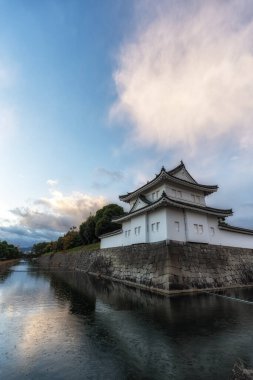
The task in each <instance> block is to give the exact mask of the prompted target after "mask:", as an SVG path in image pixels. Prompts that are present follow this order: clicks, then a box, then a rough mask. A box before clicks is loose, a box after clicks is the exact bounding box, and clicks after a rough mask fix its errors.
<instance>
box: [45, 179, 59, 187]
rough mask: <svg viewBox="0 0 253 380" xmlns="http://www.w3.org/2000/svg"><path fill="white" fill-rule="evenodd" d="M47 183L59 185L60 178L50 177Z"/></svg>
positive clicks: (51, 185)
mask: <svg viewBox="0 0 253 380" xmlns="http://www.w3.org/2000/svg"><path fill="white" fill-rule="evenodd" d="M47 184H48V185H49V186H50V187H53V186H56V185H58V180H57V179H48V180H47Z"/></svg>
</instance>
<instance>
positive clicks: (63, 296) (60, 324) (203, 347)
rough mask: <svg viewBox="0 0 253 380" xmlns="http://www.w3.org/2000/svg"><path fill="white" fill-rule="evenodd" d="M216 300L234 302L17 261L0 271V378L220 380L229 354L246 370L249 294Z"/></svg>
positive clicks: (251, 327)
mask: <svg viewBox="0 0 253 380" xmlns="http://www.w3.org/2000/svg"><path fill="white" fill-rule="evenodd" d="M221 294H222V295H225V296H229V297H233V298H238V299H239V300H238V301H237V300H236V299H232V298H224V297H220V296H216V295H213V294H211V295H209V294H199V295H194V296H181V297H170V298H164V297H158V296H154V295H150V294H147V293H145V292H142V291H140V290H134V289H130V288H127V287H125V286H122V285H118V284H113V283H109V282H104V281H102V280H96V279H94V278H90V277H88V276H86V275H84V274H81V273H75V274H73V273H71V272H59V273H53V272H50V271H45V270H44V271H43V270H41V269H40V268H38V267H36V264H29V263H26V262H20V263H19V264H18V265H16V266H13V267H11V268H9V269H8V270H4V271H2V273H1V272H0V379H1V380H2V379H3V380H5V379H8V380H11V379H17V380H22V379H29V380H30V379H34V380H35V379H36V380H38V379H50V380H54V379H61V380H62V379H68V380H69V379H71V380H72V379H73V380H78V379H106V380H107V379H115V380H116V379H119V380H120V379H150V380H151V379H152V380H154V379H166V380H167V379H187V380H191V379H192V380H198V379H205V380H206V379H210V380H213V379H217V380H218V379H219V380H222V379H228V378H229V376H230V374H231V371H232V368H233V365H234V362H235V360H236V359H238V358H240V359H242V360H244V361H245V362H246V364H247V365H249V366H251V367H253V303H252V304H251V301H253V289H251V288H247V289H241V290H233V291H232V290H231V291H227V292H225V293H221ZM240 300H247V301H249V302H248V303H243V302H240Z"/></svg>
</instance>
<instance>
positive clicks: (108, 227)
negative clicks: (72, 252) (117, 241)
mask: <svg viewBox="0 0 253 380" xmlns="http://www.w3.org/2000/svg"><path fill="white" fill-rule="evenodd" d="M122 215H124V210H123V208H122V207H121V206H119V205H117V204H114V203H111V204H109V205H107V206H104V207H103V208H101V209H100V210H98V211H97V212H96V215H95V220H96V227H95V235H96V236H97V237H99V236H100V235H102V234H105V233H107V232H113V231H115V230H117V229H119V228H121V225H120V224H117V223H114V222H112V219H113V218H116V217H119V216H122Z"/></svg>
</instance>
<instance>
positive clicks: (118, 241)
mask: <svg viewBox="0 0 253 380" xmlns="http://www.w3.org/2000/svg"><path fill="white" fill-rule="evenodd" d="M122 245H123V233H122V232H121V233H119V234H116V235H111V236H107V237H104V238H102V239H101V242H100V248H111V247H120V246H122Z"/></svg>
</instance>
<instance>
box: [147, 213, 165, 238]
mask: <svg viewBox="0 0 253 380" xmlns="http://www.w3.org/2000/svg"><path fill="white" fill-rule="evenodd" d="M157 223H159V224H158V228H157ZM152 225H153V227H152ZM166 236H167V219H166V209H165V208H164V209H159V210H155V211H152V212H151V213H150V214H148V238H147V242H149V243H154V242H157V241H162V240H165V239H166Z"/></svg>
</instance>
